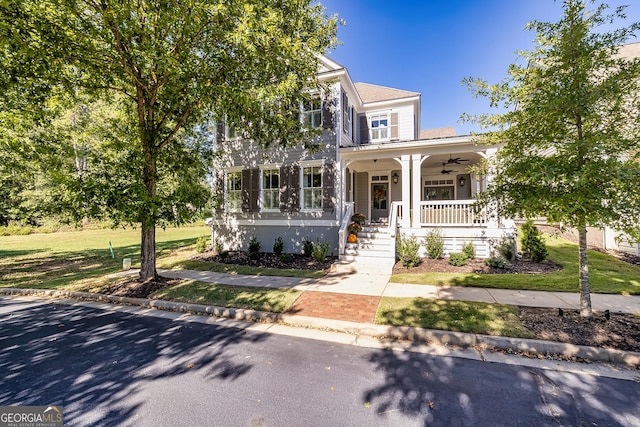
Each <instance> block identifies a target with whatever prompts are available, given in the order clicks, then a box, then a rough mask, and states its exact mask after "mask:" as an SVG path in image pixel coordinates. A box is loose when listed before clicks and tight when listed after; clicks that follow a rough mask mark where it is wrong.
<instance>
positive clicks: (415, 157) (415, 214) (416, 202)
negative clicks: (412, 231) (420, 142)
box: [411, 154, 422, 228]
mask: <svg viewBox="0 0 640 427" xmlns="http://www.w3.org/2000/svg"><path fill="white" fill-rule="evenodd" d="M411 160H412V165H411V169H412V177H411V188H412V195H411V206H412V208H413V209H412V215H411V228H420V200H421V199H422V196H421V191H422V185H421V184H422V176H421V174H422V170H421V168H422V155H420V154H412V155H411Z"/></svg>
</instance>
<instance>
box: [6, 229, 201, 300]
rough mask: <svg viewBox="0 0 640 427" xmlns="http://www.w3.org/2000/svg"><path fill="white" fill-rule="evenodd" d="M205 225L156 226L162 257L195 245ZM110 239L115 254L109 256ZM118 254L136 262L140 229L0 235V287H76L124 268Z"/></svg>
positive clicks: (157, 241) (157, 248)
mask: <svg viewBox="0 0 640 427" xmlns="http://www.w3.org/2000/svg"><path fill="white" fill-rule="evenodd" d="M209 232H210V228H209V227H184V228H167V229H166V230H162V229H158V230H157V231H156V253H157V256H158V257H159V258H160V257H162V256H167V255H168V254H170V253H171V252H172V251H174V250H176V249H178V248H182V247H185V246H190V245H193V244H194V242H195V240H196V238H197V237H198V236H200V235H202V234H207V233H209ZM109 242H111V243H112V245H113V249H114V253H115V258H111V252H110V250H109ZM122 258H132V260H133V267H134V268H135V267H136V266H139V262H138V260H139V259H140V230H132V229H127V230H123V229H117V230H110V229H108V230H105V229H99V230H83V231H69V232H57V233H51V234H30V235H26V236H2V237H0V287H21V288H42V289H78V288H83V287H86V286H87V284H86V283H85V282H84V281H85V280H86V279H93V278H96V279H97V278H100V277H102V276H104V275H106V274H109V273H113V272H116V271H119V270H120V269H121V268H122Z"/></svg>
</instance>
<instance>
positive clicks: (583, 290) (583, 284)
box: [578, 226, 592, 317]
mask: <svg viewBox="0 0 640 427" xmlns="http://www.w3.org/2000/svg"><path fill="white" fill-rule="evenodd" d="M578 234H579V238H578V244H579V245H578V254H579V258H580V316H582V317H591V314H592V312H591V291H590V290H589V265H588V263H587V228H586V227H584V226H581V227H579V228H578Z"/></svg>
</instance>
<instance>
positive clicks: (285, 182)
mask: <svg viewBox="0 0 640 427" xmlns="http://www.w3.org/2000/svg"><path fill="white" fill-rule="evenodd" d="M289 168H290V167H289V165H282V166H280V212H288V211H289V198H290V197H291V183H290V182H289V179H290V178H289V175H290V173H289V170H290V169H289Z"/></svg>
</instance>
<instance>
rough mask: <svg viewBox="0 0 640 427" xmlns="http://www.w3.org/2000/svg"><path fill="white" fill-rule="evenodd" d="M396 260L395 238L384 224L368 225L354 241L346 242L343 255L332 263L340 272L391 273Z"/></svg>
mask: <svg viewBox="0 0 640 427" xmlns="http://www.w3.org/2000/svg"><path fill="white" fill-rule="evenodd" d="M395 262H396V256H395V239H394V238H393V237H391V236H390V235H389V230H388V228H387V227H386V226H375V225H368V226H365V227H363V229H362V231H361V232H359V233H358V241H357V242H356V243H347V246H346V248H345V253H344V255H341V256H340V261H339V262H338V263H336V264H334V266H335V268H334V271H336V272H340V273H356V272H357V273H364V274H387V275H388V274H391V270H392V269H393V265H394V264H395Z"/></svg>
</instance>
